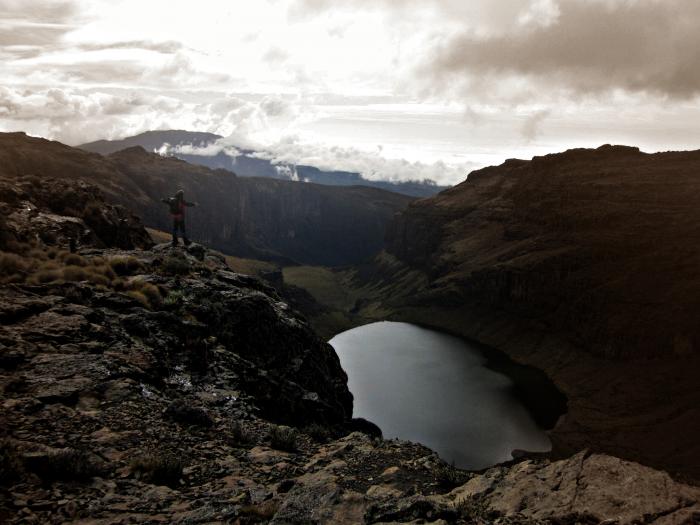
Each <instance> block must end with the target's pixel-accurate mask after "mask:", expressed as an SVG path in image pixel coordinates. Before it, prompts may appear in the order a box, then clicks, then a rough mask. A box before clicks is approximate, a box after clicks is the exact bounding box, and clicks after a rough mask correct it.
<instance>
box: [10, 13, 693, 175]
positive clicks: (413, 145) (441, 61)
mask: <svg viewBox="0 0 700 525" xmlns="http://www.w3.org/2000/svg"><path fill="white" fill-rule="evenodd" d="M150 129H187V130H197V131H211V132H215V133H219V134H221V135H224V136H226V139H225V140H224V144H226V145H231V146H237V147H254V148H256V149H264V150H265V151H267V152H268V154H269V155H270V156H271V157H272V158H275V159H278V160H286V161H292V162H298V163H307V164H313V165H317V166H319V167H321V168H334V169H350V170H360V171H362V172H363V173H364V174H365V175H366V176H369V177H381V178H393V179H408V178H414V179H415V178H424V177H429V178H432V179H435V180H437V181H438V182H441V183H456V182H459V181H461V180H462V179H464V177H465V175H466V174H467V173H468V171H469V170H471V169H472V168H474V167H480V166H484V165H489V164H494V163H500V162H502V161H503V160H504V159H506V158H509V157H521V158H530V157H532V156H533V155H539V154H544V153H549V152H555V151H561V150H564V149H568V148H571V147H582V146H584V147H595V146H598V145H600V144H603V143H624V144H631V145H637V146H640V147H641V148H642V149H643V150H645V151H658V150H668V149H698V148H700V1H699V0H469V1H466V0H342V1H341V0H245V1H244V0H198V1H197V2H184V1H178V0H167V1H166V0H148V1H144V0H104V1H102V0H59V1H50V0H43V1H37V0H0V130H2V131H16V130H22V131H26V132H27V133H29V134H32V135H39V136H44V137H48V138H52V139H57V140H60V141H62V142H65V143H68V144H71V145H75V144H80V143H82V142H86V141H91V140H96V139H99V138H120V137H123V136H128V135H133V134H136V133H139V132H142V131H146V130H150Z"/></svg>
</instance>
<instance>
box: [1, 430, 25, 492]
mask: <svg viewBox="0 0 700 525" xmlns="http://www.w3.org/2000/svg"><path fill="white" fill-rule="evenodd" d="M23 472H24V466H23V465H22V459H21V457H20V455H19V451H18V450H17V448H16V447H15V446H14V444H12V442H10V441H9V440H7V439H3V440H0V486H9V485H11V484H12V483H14V482H16V481H17V480H19V479H20V478H21V476H22V473H23Z"/></svg>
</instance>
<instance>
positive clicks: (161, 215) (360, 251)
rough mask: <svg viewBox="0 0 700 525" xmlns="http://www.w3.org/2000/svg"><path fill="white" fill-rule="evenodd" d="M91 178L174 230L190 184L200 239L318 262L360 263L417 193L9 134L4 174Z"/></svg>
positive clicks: (1, 165) (0, 164) (249, 253)
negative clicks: (173, 217) (176, 200)
mask: <svg viewBox="0 0 700 525" xmlns="http://www.w3.org/2000/svg"><path fill="white" fill-rule="evenodd" d="M32 173H34V174H37V175H42V176H51V177H59V178H69V179H84V180H87V181H89V182H92V183H94V184H97V185H98V186H99V187H100V188H101V189H102V190H103V191H104V192H105V194H106V195H107V196H108V197H109V198H110V200H112V201H113V202H117V203H120V204H124V205H126V206H129V207H130V208H131V209H133V210H134V211H135V212H136V213H138V215H140V216H141V217H143V218H144V221H145V223H146V224H147V225H148V226H152V227H155V228H157V229H161V230H165V231H168V230H169V229H170V219H169V217H168V213H167V209H166V206H164V205H163V204H162V203H161V202H160V199H161V198H163V197H166V196H169V195H171V194H172V193H174V191H175V190H176V189H177V188H179V187H181V188H183V189H184V190H185V192H186V195H187V198H188V199H191V200H195V201H199V204H200V206H199V207H198V208H194V209H192V210H191V212H190V218H189V220H188V228H189V229H190V233H191V235H192V237H193V238H194V239H198V240H201V241H203V242H207V243H208V244H210V245H211V246H214V247H216V248H218V249H221V250H224V251H227V252H229V253H231V254H235V255H240V256H244V257H254V258H266V259H273V260H283V261H288V262H289V261H298V262H302V263H308V264H320V265H339V264H352V263H357V262H360V261H362V260H363V259H366V258H368V257H371V256H372V255H373V254H374V253H376V252H377V251H378V250H379V249H380V248H381V246H382V242H383V237H384V231H385V227H386V223H387V222H388V220H389V219H390V218H391V217H392V216H393V215H394V213H395V212H397V211H399V210H400V209H402V208H404V207H405V206H406V205H407V204H408V202H410V201H411V198H410V197H406V196H403V195H399V194H395V193H390V192H386V191H382V190H378V189H374V188H366V187H332V186H321V185H316V184H297V183H294V182H290V181H282V180H271V179H258V178H242V177H236V176H235V175H234V174H233V173H231V172H228V171H224V170H210V169H208V168H205V167H203V166H193V165H191V164H188V163H186V162H184V161H182V160H180V159H176V158H173V157H168V158H164V157H161V156H160V155H156V154H152V153H147V152H146V151H145V150H144V149H143V148H141V147H135V148H130V149H127V150H124V151H122V152H119V153H116V154H114V155H111V156H109V157H103V156H101V155H98V154H94V153H88V152H85V151H83V150H79V149H76V148H70V147H68V146H65V145H63V144H60V143H58V142H51V141H47V140H44V139H38V138H33V137H28V136H26V135H24V134H22V133H4V134H0V175H6V176H11V177H16V176H19V175H27V174H32Z"/></svg>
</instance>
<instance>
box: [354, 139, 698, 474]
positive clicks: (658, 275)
mask: <svg viewBox="0 0 700 525" xmlns="http://www.w3.org/2000/svg"><path fill="white" fill-rule="evenodd" d="M698 173H700V152H678V153H659V154H654V155H648V154H644V153H641V152H640V151H639V150H638V149H636V148H628V147H617V146H615V147H612V146H604V147H601V148H598V149H597V150H571V151H568V152H565V153H561V154H556V155H547V156H545V157H535V158H534V159H533V160H532V161H521V160H510V161H507V162H505V163H504V164H503V165H501V166H497V167H491V168H486V169H483V170H479V171H476V172H473V173H472V174H471V175H470V176H469V178H468V180H467V181H465V182H463V183H462V184H460V185H458V186H456V187H454V188H452V189H450V190H447V191H445V192H443V193H441V194H440V195H438V196H436V197H434V198H431V199H425V200H421V201H416V202H414V203H412V204H411V205H410V206H409V207H408V208H407V210H406V211H405V212H403V213H400V214H399V215H398V216H397V218H396V219H395V220H394V221H393V223H392V224H391V226H390V227H389V230H388V234H387V240H386V252H385V253H384V254H382V256H381V257H378V258H377V259H376V261H375V263H374V264H373V265H371V267H369V268H363V269H361V271H360V272H358V280H359V281H361V282H362V283H367V282H369V283H373V289H381V291H382V293H381V294H377V295H375V296H374V297H371V298H369V299H368V300H367V301H366V303H365V304H363V305H360V306H361V309H360V314H364V313H365V312H367V313H368V315H369V316H371V313H372V312H373V311H379V312H382V315H384V316H393V318H395V319H403V320H410V321H415V322H420V323H424V324H427V325H431V326H435V327H439V328H441V329H444V330H448V331H451V332H453V333H457V334H460V335H462V336H466V337H469V338H471V339H476V340H478V341H481V342H483V343H486V344H488V345H489V346H492V347H495V348H499V349H501V350H504V351H506V352H507V353H508V354H509V355H510V356H512V357H514V358H515V359H516V360H518V361H520V362H523V363H527V364H530V365H534V366H536V367H538V368H540V369H542V370H544V371H546V372H547V373H548V375H549V376H550V377H551V378H552V379H553V380H554V381H555V383H556V384H557V386H558V387H559V388H560V389H561V390H562V391H563V392H564V393H565V394H566V396H567V398H568V400H569V412H568V414H567V415H566V417H565V418H563V419H562V420H561V421H560V423H559V425H558V426H557V428H556V429H555V430H554V431H553V433H552V438H553V440H554V443H555V448H556V449H557V450H558V451H560V452H561V453H562V454H564V455H566V454H571V453H573V452H575V451H577V450H581V449H583V448H590V449H592V450H596V451H604V452H607V453H612V454H615V455H619V456H622V457H625V458H628V459H632V460H637V461H642V462H644V463H646V464H650V465H654V466H657V467H661V468H666V469H669V470H671V471H673V472H675V473H677V474H680V475H690V476H691V477H694V478H695V479H700V470H699V468H700V448H699V447H698V443H697V440H696V439H695V438H694V437H692V436H696V435H698V434H699V433H700V426H699V425H700V418H698V417H697V407H698V405H699V404H700V389H698V388H697V377H698V375H700V351H699V350H698V349H699V348H700V346H699V345H700V331H699V329H698V327H699V326H700V325H698V323H697V312H698V311H700V304H699V303H698V298H700V279H698V276H699V275H700V273H698V268H699V267H700V266H699V265H700V244H698V239H700V191H698V189H699V188H700V177H698Z"/></svg>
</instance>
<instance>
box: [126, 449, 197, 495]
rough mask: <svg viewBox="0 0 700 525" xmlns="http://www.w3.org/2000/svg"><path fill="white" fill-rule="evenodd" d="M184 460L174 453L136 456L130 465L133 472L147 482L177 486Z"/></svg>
mask: <svg viewBox="0 0 700 525" xmlns="http://www.w3.org/2000/svg"><path fill="white" fill-rule="evenodd" d="M184 467H185V464H184V462H183V461H182V460H181V459H180V458H178V457H175V456H173V455H169V454H157V455H149V456H141V457H137V458H134V459H133V460H132V461H131V464H130V465H129V469H130V470H131V472H132V474H134V475H135V476H136V477H137V478H139V479H142V480H143V481H145V482H147V483H152V484H154V485H167V486H169V487H176V486H177V485H178V483H179V482H180V479H181V478H182V470H183V468H184Z"/></svg>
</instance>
